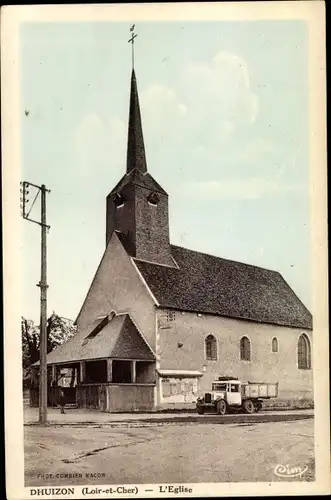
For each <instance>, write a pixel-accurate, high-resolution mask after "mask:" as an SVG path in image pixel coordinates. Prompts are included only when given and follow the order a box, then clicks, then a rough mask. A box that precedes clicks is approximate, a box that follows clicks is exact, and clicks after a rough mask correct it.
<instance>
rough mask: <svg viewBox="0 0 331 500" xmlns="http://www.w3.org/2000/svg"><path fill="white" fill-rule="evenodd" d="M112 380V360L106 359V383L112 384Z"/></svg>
mask: <svg viewBox="0 0 331 500" xmlns="http://www.w3.org/2000/svg"><path fill="white" fill-rule="evenodd" d="M112 380H113V360H112V359H109V358H107V382H112Z"/></svg>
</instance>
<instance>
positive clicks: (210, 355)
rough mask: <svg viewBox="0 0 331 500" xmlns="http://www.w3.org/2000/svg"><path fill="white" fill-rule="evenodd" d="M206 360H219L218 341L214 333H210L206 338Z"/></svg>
mask: <svg viewBox="0 0 331 500" xmlns="http://www.w3.org/2000/svg"><path fill="white" fill-rule="evenodd" d="M205 350H206V360H208V361H216V360H217V341H216V339H215V337H214V335H208V336H207V337H206V339H205Z"/></svg>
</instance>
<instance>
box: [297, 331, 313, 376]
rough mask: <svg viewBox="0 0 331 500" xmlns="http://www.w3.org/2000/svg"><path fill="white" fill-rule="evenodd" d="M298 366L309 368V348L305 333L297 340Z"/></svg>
mask: <svg viewBox="0 0 331 500" xmlns="http://www.w3.org/2000/svg"><path fill="white" fill-rule="evenodd" d="M298 368H299V370H309V369H310V368H311V349H310V341H309V338H308V337H307V335H305V334H302V335H300V337H299V340H298Z"/></svg>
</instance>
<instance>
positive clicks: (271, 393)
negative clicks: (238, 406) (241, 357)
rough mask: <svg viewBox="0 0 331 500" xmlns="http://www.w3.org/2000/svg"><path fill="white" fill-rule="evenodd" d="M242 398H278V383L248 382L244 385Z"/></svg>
mask: <svg viewBox="0 0 331 500" xmlns="http://www.w3.org/2000/svg"><path fill="white" fill-rule="evenodd" d="M241 396H242V398H243V399H248V398H252V399H254V398H261V399H269V398H276V397H277V396H278V383H276V384H272V383H266V382H248V383H247V384H242V386H241Z"/></svg>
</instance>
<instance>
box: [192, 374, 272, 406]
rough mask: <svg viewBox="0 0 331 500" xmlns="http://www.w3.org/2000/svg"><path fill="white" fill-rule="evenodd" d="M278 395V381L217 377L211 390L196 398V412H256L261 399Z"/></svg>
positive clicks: (261, 401) (261, 402) (260, 404)
mask: <svg viewBox="0 0 331 500" xmlns="http://www.w3.org/2000/svg"><path fill="white" fill-rule="evenodd" d="M277 396H278V383H274V384H273V383H265V382H240V381H239V380H238V379H236V378H224V377H219V380H216V381H214V382H213V383H212V387H211V392H206V393H205V395H204V396H203V397H201V398H198V399H197V403H196V408H197V412H198V413H199V414H200V415H202V414H203V413H205V411H212V412H215V411H216V412H217V413H218V414H219V415H225V414H226V413H227V412H230V411H244V412H245V413H254V412H258V411H259V410H260V409H261V408H262V404H263V400H265V399H270V398H276V397H277Z"/></svg>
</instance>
